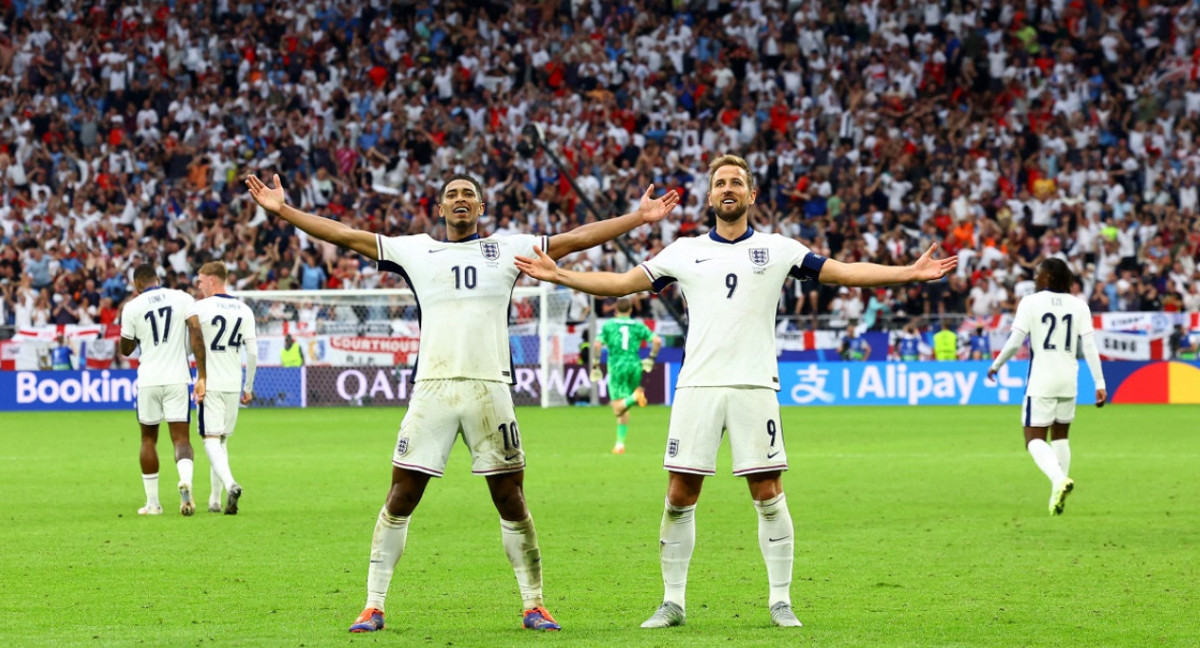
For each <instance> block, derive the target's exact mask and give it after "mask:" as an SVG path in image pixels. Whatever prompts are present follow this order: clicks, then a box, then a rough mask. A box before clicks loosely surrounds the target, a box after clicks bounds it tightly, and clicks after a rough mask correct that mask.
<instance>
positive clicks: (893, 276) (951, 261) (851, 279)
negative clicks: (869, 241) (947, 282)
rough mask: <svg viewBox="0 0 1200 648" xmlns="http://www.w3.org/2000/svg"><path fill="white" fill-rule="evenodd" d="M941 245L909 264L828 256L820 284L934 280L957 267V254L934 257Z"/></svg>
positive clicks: (869, 284)
mask: <svg viewBox="0 0 1200 648" xmlns="http://www.w3.org/2000/svg"><path fill="white" fill-rule="evenodd" d="M937 247H938V244H937V243H934V244H933V245H931V246H929V249H928V250H925V254H922V255H921V258H919V259H917V260H916V261H914V262H913V263H912V264H911V265H906V266H885V265H879V264H878V263H865V262H863V263H842V262H841V261H838V260H837V259H826V261H825V264H824V265H822V266H821V276H820V281H821V283H831V284H840V285H842V286H864V287H869V286H885V285H888V284H898V283H908V282H910V281H934V280H937V279H941V278H942V277H945V276H946V275H947V274H949V273H950V271H951V270H954V268H955V267H957V266H958V257H957V256H952V257H947V258H945V259H935V258H933V254H934V252H936V251H937Z"/></svg>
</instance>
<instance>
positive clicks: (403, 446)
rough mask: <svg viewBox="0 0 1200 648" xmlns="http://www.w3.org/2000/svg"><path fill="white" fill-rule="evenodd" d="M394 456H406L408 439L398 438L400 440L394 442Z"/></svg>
mask: <svg viewBox="0 0 1200 648" xmlns="http://www.w3.org/2000/svg"><path fill="white" fill-rule="evenodd" d="M396 454H398V455H401V456H403V455H405V454H408V437H400V440H399V441H397V442H396Z"/></svg>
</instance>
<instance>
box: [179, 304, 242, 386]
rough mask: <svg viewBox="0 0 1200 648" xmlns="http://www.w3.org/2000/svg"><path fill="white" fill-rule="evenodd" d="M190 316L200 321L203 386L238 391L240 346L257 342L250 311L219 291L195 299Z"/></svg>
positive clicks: (240, 369)
mask: <svg viewBox="0 0 1200 648" xmlns="http://www.w3.org/2000/svg"><path fill="white" fill-rule="evenodd" d="M192 315H195V316H196V318H197V319H199V320H200V332H201V333H202V334H203V335H204V347H205V348H204V372H205V381H204V382H205V389H208V390H210V391H221V392H241V391H242V349H243V348H245V347H246V346H247V345H254V344H257V343H258V342H257V340H258V335H257V334H256V333H255V328H254V311H251V310H250V307H249V306H247V305H245V304H243V303H242V302H240V301H238V300H237V299H234V298H233V297H232V296H230V295H225V294H219V295H213V296H212V297H208V298H205V299H201V300H200V301H198V302H196V303H195V305H194V306H192V310H191V311H190V312H188V317H191V316H192ZM251 348H253V347H251ZM256 353H257V352H256Z"/></svg>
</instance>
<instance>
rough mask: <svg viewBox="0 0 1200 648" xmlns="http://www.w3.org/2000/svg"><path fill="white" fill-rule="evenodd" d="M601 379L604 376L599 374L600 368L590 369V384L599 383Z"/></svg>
mask: <svg viewBox="0 0 1200 648" xmlns="http://www.w3.org/2000/svg"><path fill="white" fill-rule="evenodd" d="M603 377H604V374H602V373H600V367H596V368H595V369H592V373H591V378H592V382H594V383H598V382H600V379H601V378H603Z"/></svg>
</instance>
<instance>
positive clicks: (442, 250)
mask: <svg viewBox="0 0 1200 648" xmlns="http://www.w3.org/2000/svg"><path fill="white" fill-rule="evenodd" d="M447 249H449V248H442V249H440V250H426V251H427V252H429V253H430V254H436V253H438V252H445V251H446V250H447Z"/></svg>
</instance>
